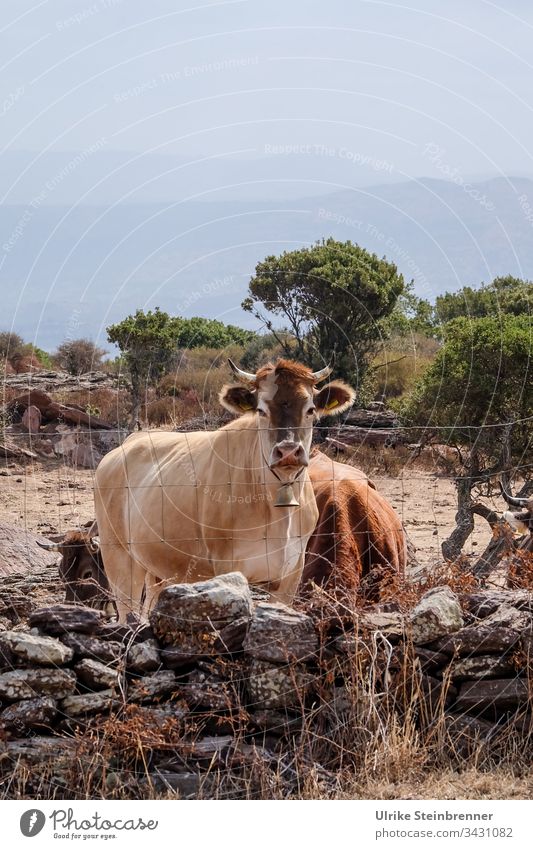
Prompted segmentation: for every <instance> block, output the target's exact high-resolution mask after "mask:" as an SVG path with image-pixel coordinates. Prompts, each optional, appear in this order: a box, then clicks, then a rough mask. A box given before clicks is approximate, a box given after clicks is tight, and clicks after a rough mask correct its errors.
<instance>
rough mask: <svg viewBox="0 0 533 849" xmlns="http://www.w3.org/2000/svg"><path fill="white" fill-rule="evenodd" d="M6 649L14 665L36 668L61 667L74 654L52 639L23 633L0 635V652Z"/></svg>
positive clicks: (12, 632) (11, 632) (10, 632)
mask: <svg viewBox="0 0 533 849" xmlns="http://www.w3.org/2000/svg"><path fill="white" fill-rule="evenodd" d="M4 649H7V650H8V651H10V652H11V654H12V655H13V657H14V658H15V663H16V664H19V663H25V664H26V663H30V664H36V665H38V666H62V665H63V664H64V663H68V662H69V661H70V660H72V658H73V656H74V652H73V651H72V649H70V648H68V647H67V646H64V645H63V643H61V642H60V641H59V640H56V639H54V637H36V636H34V635H33V634H28V633H27V632H24V631H5V632H4V633H3V634H1V635H0V651H1V650H4Z"/></svg>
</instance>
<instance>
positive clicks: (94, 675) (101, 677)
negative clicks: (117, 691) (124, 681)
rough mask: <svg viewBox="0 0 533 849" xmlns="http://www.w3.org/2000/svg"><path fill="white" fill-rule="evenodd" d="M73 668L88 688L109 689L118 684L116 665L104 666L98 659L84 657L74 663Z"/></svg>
mask: <svg viewBox="0 0 533 849" xmlns="http://www.w3.org/2000/svg"><path fill="white" fill-rule="evenodd" d="M74 669H75V671H76V674H77V676H78V678H79V680H80V681H81V683H82V684H85V686H86V687H88V688H89V689H90V690H109V689H113V688H114V687H116V686H117V684H118V671H117V669H116V667H112V666H106V664H105V663H100V661H99V660H91V659H90V658H84V659H83V660H80V662H79V663H77V664H76V666H75V667H74Z"/></svg>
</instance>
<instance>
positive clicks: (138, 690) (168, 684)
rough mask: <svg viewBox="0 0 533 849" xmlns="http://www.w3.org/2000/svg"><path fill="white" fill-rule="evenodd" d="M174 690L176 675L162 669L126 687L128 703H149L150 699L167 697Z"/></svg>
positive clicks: (135, 680)
mask: <svg viewBox="0 0 533 849" xmlns="http://www.w3.org/2000/svg"><path fill="white" fill-rule="evenodd" d="M176 689H177V682H176V675H175V674H174V672H172V671H171V670H170V669H163V670H161V671H160V672H154V673H153V674H152V675H145V676H144V677H143V678H136V679H134V680H133V681H131V682H130V684H129V687H128V701H131V702H145V701H150V699H155V698H159V697H161V696H168V695H170V694H171V693H173V692H174V691H175V690H176Z"/></svg>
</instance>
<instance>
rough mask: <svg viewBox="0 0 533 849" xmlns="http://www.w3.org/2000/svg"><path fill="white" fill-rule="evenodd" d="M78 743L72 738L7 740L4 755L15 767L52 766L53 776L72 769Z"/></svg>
mask: <svg viewBox="0 0 533 849" xmlns="http://www.w3.org/2000/svg"><path fill="white" fill-rule="evenodd" d="M78 745H79V744H78V742H77V741H76V740H74V739H72V738H65V737H45V736H39V737H38V736H35V735H33V736H32V737H28V738H26V739H22V740H19V739H15V740H8V742H7V745H6V747H5V755H7V758H9V760H11V761H12V763H13V764H16V765H17V766H18V765H19V764H23V765H24V766H28V767H33V766H35V767H38V768H42V766H43V765H44V764H47V763H49V764H53V769H54V775H56V774H58V773H60V772H62V771H64V770H65V769H66V770H69V769H71V768H72V758H73V757H74V756H75V754H76V748H77V746H78Z"/></svg>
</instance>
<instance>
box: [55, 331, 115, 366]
mask: <svg viewBox="0 0 533 849" xmlns="http://www.w3.org/2000/svg"><path fill="white" fill-rule="evenodd" d="M105 354H106V351H105V350H104V349H103V348H99V347H98V346H97V345H95V343H94V342H92V341H91V339H70V340H69V341H67V342H62V343H61V345H59V346H58V349H57V351H56V352H55V354H54V361H55V362H56V363H57V365H58V366H59V367H60V368H62V369H64V370H65V371H68V373H69V374H86V373H87V372H88V371H97V370H98V369H100V368H101V367H102V359H103V357H104V355H105Z"/></svg>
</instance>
